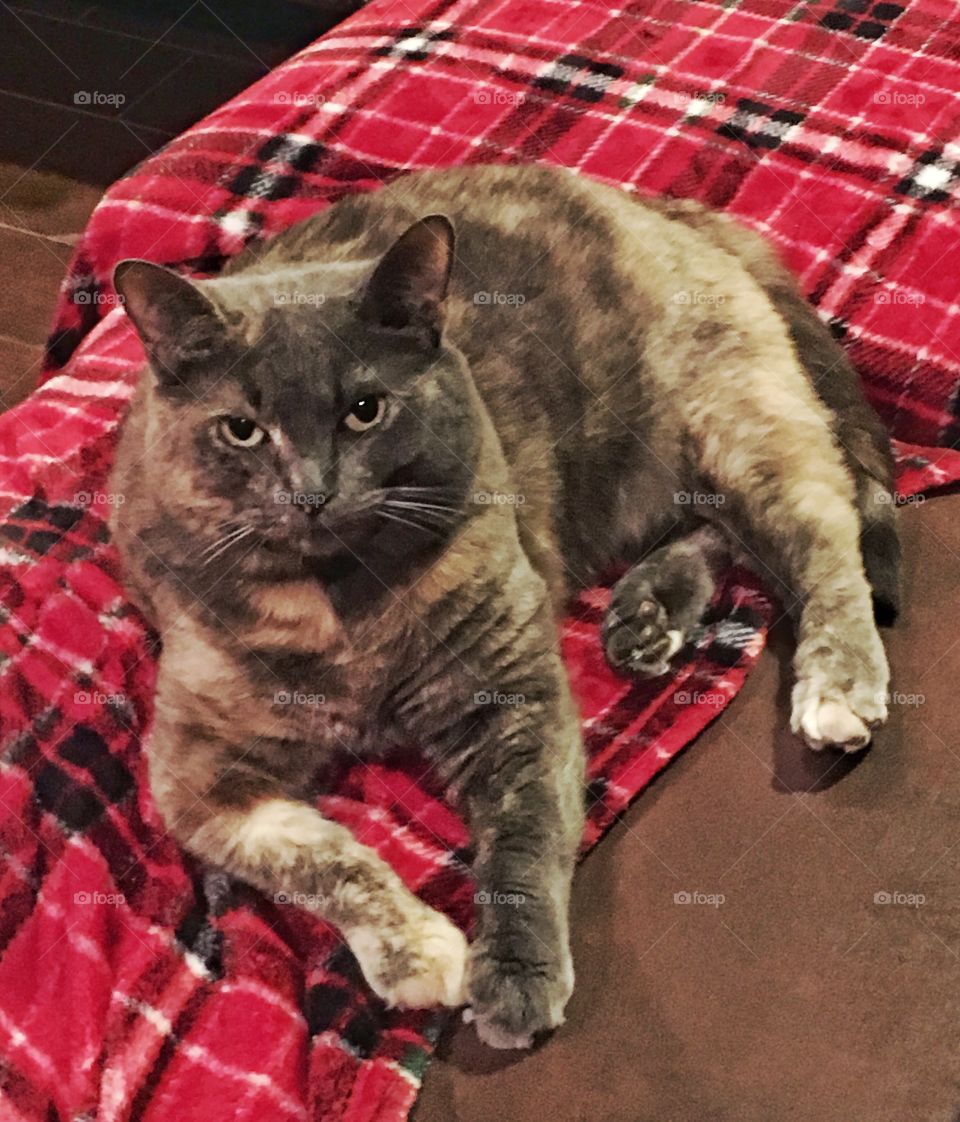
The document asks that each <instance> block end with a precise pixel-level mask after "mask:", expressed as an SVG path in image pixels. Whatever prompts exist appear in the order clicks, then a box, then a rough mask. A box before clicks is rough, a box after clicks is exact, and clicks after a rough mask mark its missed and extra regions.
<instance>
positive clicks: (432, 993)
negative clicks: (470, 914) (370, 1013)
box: [348, 906, 467, 1009]
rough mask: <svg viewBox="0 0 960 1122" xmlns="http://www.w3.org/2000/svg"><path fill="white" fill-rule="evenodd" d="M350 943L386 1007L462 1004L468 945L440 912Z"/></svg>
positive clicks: (425, 912) (357, 935)
mask: <svg viewBox="0 0 960 1122" xmlns="http://www.w3.org/2000/svg"><path fill="white" fill-rule="evenodd" d="M348 941H349V944H350V949H351V950H352V951H353V953H354V954H355V955H356V957H357V961H358V962H359V963H360V969H361V970H362V971H363V976H364V977H365V978H366V979H367V982H368V984H369V985H370V988H371V989H372V990H373V991H374V992H375V993H376V994H377V996H378V997H380V998H382V999H383V1000H384V1001H385V1002H386V1003H387V1005H390V1006H394V1007H397V1008H400V1009H428V1008H430V1007H431V1006H435V1005H447V1006H457V1005H462V1004H463V1002H464V1000H465V978H466V969H467V940H466V938H465V937H464V934H463V932H462V931H461V930H460V929H459V927H456V926H455V925H454V924H452V923H451V922H450V920H448V919H447V917H446V916H444V915H441V914H440V912H437V911H434V910H433V909H432V908H428V907H426V906H424V907H423V909H422V912H418V913H417V914H416V915H415V916H414V917H412V918H410V919H408V920H407V921H406V922H405V923H404V924H403V925H402V926H401V927H399V928H396V929H387V930H375V929H373V928H361V929H357V930H355V931H353V932H352V933H351V935H350V937H349V939H348Z"/></svg>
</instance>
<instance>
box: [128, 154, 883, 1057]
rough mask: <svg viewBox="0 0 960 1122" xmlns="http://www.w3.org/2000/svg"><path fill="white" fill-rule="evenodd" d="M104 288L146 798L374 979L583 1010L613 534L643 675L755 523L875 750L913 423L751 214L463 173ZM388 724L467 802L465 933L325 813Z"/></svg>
mask: <svg viewBox="0 0 960 1122" xmlns="http://www.w3.org/2000/svg"><path fill="white" fill-rule="evenodd" d="M116 279H117V287H118V289H119V291H120V293H121V294H122V295H123V297H124V299H125V302H126V308H127V311H128V313H129V314H130V316H131V317H132V319H133V320H134V322H135V324H136V325H137V327H138V330H139V332H140V334H141V337H142V338H143V341H144V344H145V347H146V350H147V353H148V356H149V359H150V374H149V375H148V376H145V377H144V378H143V379H142V382H141V385H140V387H139V389H138V392H137V395H136V398H135V400H134V403H133V406H132V409H131V412H130V416H129V419H128V420H127V422H126V425H125V428H124V432H123V436H122V440H121V443H120V447H119V451H118V456H117V464H116V469H115V475H114V481H113V487H114V489H115V490H116V491H118V492H123V493H124V494H125V497H126V502H125V503H124V504H122V505H120V504H118V505H117V506H116V507H115V511H116V515H115V518H114V524H113V529H114V534H115V538H116V541H117V544H118V546H119V548H120V551H121V554H122V556H123V560H124V564H125V568H126V574H127V579H128V582H129V585H130V587H131V590H132V592H133V594H134V596H135V597H136V599H137V601H138V603H139V604H140V605H141V606H142V608H143V610H144V611H145V613H146V614H147V615H148V616H149V617H150V618H151V619H152V621H153V622H154V623H155V625H156V626H157V628H158V629H159V631H160V633H161V635H162V638H163V653H162V656H161V659H160V671H159V683H158V694H157V711H156V726H155V729H154V731H153V735H152V742H151V745H150V775H151V785H152V790H153V794H154V796H155V798H156V801H157V804H158V806H159V808H160V811H161V812H162V814H163V815H164V817H165V819H166V821H167V824H168V825H169V828H170V830H171V831H172V832H173V833H174V834H175V835H176V836H177V837H178V838H179V839H180V840H181V841H182V843H183V844H184V845H185V846H187V847H188V848H189V849H190V850H191V851H193V852H194V853H196V854H197V855H198V856H200V857H202V858H204V859H206V860H209V861H211V862H214V863H216V864H218V865H220V866H222V867H224V868H225V869H227V870H229V871H230V872H231V873H233V874H234V875H236V876H239V877H242V878H244V879H246V880H247V881H249V882H250V883H252V884H254V885H256V886H258V887H260V888H261V889H263V890H265V891H267V892H270V893H275V892H281V891H282V892H285V893H300V894H303V895H302V896H301V897H298V898H299V899H302V900H303V901H304V902H305V903H306V904H307V906H310V907H313V908H314V909H315V910H316V911H318V912H319V913H320V914H322V915H324V916H325V917H327V918H328V919H330V920H331V921H332V922H334V923H336V924H337V925H338V926H339V927H340V928H341V930H342V931H343V934H344V937H345V938H346V940H347V942H348V943H349V945H350V946H351V948H352V949H353V951H354V953H355V954H356V955H357V957H358V959H359V961H360V964H361V966H362V968H363V970H364V973H365V975H366V977H367V979H368V981H369V982H370V984H371V986H372V987H373V988H374V989H375V990H376V991H377V993H378V994H380V995H381V996H382V997H383V998H384V999H385V1000H387V1001H388V1002H391V1003H394V1004H398V1005H429V1004H432V1003H437V1002H442V1003H445V1004H449V1005H456V1004H459V1003H461V1002H468V1003H469V1004H470V1005H471V1006H472V1008H473V1012H474V1015H475V1018H476V1021H477V1025H478V1031H479V1032H480V1035H481V1036H482V1038H483V1039H484V1040H486V1041H488V1042H489V1043H492V1044H495V1045H500V1046H516V1045H523V1044H527V1043H529V1041H530V1040H531V1039H532V1037H533V1036H534V1034H535V1033H537V1032H538V1031H541V1030H544V1029H549V1028H551V1027H553V1026H555V1025H557V1024H558V1023H559V1022H560V1021H561V1020H562V1017H563V1010H564V1006H565V1005H566V1002H567V999H568V997H569V995H570V992H571V988H572V985H573V970H572V965H571V959H570V950H569V944H568V934H567V905H568V898H569V891H570V878H571V874H572V869H573V863H574V858H575V854H576V850H577V845H578V842H579V839H580V836H581V831H582V825H583V797H582V780H583V759H582V747H581V739H580V730H579V723H578V720H577V715H576V712H575V709H574V706H573V703H572V701H571V697H570V692H569V688H568V685H567V680H566V677H565V674H564V670H563V666H562V664H561V660H560V655H559V651H558V642H557V628H556V619H557V616H558V614H559V613H560V611H561V610H562V608H563V605H564V602H565V599H566V597H567V596H568V595H569V593H570V592H571V590H575V589H576V588H578V587H580V586H582V585H583V584H585V583H588V582H591V581H593V580H594V579H595V578H596V576H597V574H598V573H600V572H602V571H603V570H604V569H605V568H607V567H608V566H609V565H610V564H611V563H614V562H627V563H630V564H632V565H633V567H632V568H631V569H629V571H628V572H627V573H626V575H625V576H624V577H623V578H622V580H621V581H620V582H619V584H618V585H617V586H616V588H615V590H614V598H613V602H612V605H611V608H610V613H609V615H608V618H607V621H606V624H605V627H604V642H605V645H606V650H607V654H608V657H609V659H610V661H611V663H612V664H613V665H614V666H615V667H616V668H617V669H619V670H620V671H622V672H624V673H641V674H660V673H664V672H666V671H667V670H668V669H669V665H670V661H671V659H672V658H673V657H674V656H675V655H676V653H677V651H678V650H679V649H680V648H681V647H682V646H683V645H684V644H685V643H686V641H687V639H688V638H689V635H690V633H691V630H692V629H693V628H694V627H695V626H696V624H697V622H698V621H699V619H700V616H701V614H702V612H703V610H704V608H705V606H706V604H707V603H708V601H709V599H710V597H711V595H712V592H713V581H714V574H715V572H716V569H717V566H718V565H719V564H720V563H721V561H722V558H723V556H725V555H726V553H728V552H729V551H730V550H731V549H733V550H734V551H736V552H739V553H742V554H744V555H745V556H746V557H747V559H748V560H750V561H751V562H752V563H753V564H755V565H758V566H759V567H760V568H761V569H762V570H763V571H764V572H765V573H766V574H767V575H768V577H769V578H770V579H771V580H772V581H773V582H774V583H775V586H776V588H777V589H778V591H779V592H780V594H781V595H782V597H783V598H784V601H785V603H786V605H787V607H788V608H789V609H790V610H792V611H793V612H794V614H795V615H796V617H797V621H798V622H797V627H798V648H797V654H796V660H795V668H796V677H797V681H796V686H795V687H794V696H793V714H792V722H793V727H794V728H795V729H796V730H797V731H798V732H801V733H802V734H803V735H804V736H805V737H806V739H807V740H808V741H809V742H810V743H811V745H812V746H814V747H821V746H823V745H824V744H835V745H839V746H840V747H843V748H847V749H855V748H860V747H862V746H863V745H864V744H866V742H867V740H868V738H869V730H870V728H871V727H873V726H874V725H876V724H877V723H879V722H880V721H882V720H883V719H884V716H885V694H886V689H887V667H886V661H885V657H884V652H883V647H882V644H881V641H880V638H879V636H878V633H877V630H876V627H875V625H874V619H873V614H872V611H871V597H870V594H871V588H870V584H869V583H868V577H869V579H870V581H872V582H873V585H874V591H875V592H876V594H877V596H878V598H879V599H880V600H881V601H883V602H884V603H887V604H888V605H889V606H890V607H895V600H896V565H897V553H896V537H895V533H894V530H893V524H892V517H893V505H892V503H891V502H890V501H889V500H890V472H891V465H890V455H889V449H888V448H887V444H886V438H885V436H884V434H883V432H882V429H881V428H880V426H879V423H878V422H877V420H876V418H875V417H874V416H873V414H872V413H871V411H870V410H869V408H868V407H867V406H866V405H865V404H864V402H863V399H862V397H861V395H860V391H859V388H858V386H857V382H856V377H855V375H854V373H853V371H852V370H851V369H850V367H849V365H848V364H847V362H846V361H845V359H844V356H843V354H842V352H841V351H840V350H839V348H838V347H837V346H836V345H835V344H834V343H833V341H832V340H831V339H830V336H829V334H828V333H827V332H826V330H825V329H824V328H823V327H822V326H821V324H820V323H819V321H818V320H817V318H816V317H815V316H814V315H813V313H812V312H810V310H809V309H808V308H807V307H806V305H805V304H804V303H803V301H802V300H801V299H800V298H799V297H798V296H797V294H796V292H795V290H794V288H793V286H792V284H791V282H790V279H789V277H788V276H787V275H786V273H785V272H784V270H783V269H782V267H781V266H779V265H778V263H777V262H776V261H775V260H774V258H773V256H772V255H771V254H770V253H769V252H768V251H767V250H766V248H765V247H764V245H763V243H762V242H761V241H760V240H759V239H758V238H756V237H755V236H754V235H752V234H750V233H748V232H747V231H744V230H741V229H740V228H738V227H737V226H735V225H733V224H731V223H729V222H727V221H726V220H725V219H723V218H720V217H717V216H715V215H712V214H709V213H708V212H706V211H703V210H701V209H700V208H697V207H695V206H692V205H691V204H679V203H658V204H650V205H644V204H641V203H639V202H637V201H635V200H633V199H631V198H630V197H629V196H628V195H627V194H625V193H623V192H619V191H615V190H613V189H610V188H606V187H602V186H600V185H598V184H595V183H593V182H591V181H589V180H586V179H584V178H579V177H576V176H574V175H572V174H568V173H564V172H561V171H556V170H548V169H544V168H483V169H477V168H475V169H470V170H451V171H442V172H427V173H422V174H415V175H410V176H408V177H406V178H403V179H400V180H398V181H396V182H395V183H393V184H391V185H390V186H389V187H386V188H384V189H383V190H380V191H378V192H376V193H374V194H371V195H363V196H355V197H351V198H348V199H345V200H344V201H342V202H340V203H339V204H337V205H336V206H334V207H332V208H331V209H330V210H328V211H326V212H325V213H322V214H320V215H318V216H317V217H315V218H313V219H311V220H309V221H307V222H305V223H303V224H301V225H299V226H297V227H294V228H293V229H291V230H289V231H287V232H286V233H285V234H283V235H281V236H280V237H278V238H276V239H274V240H273V241H272V242H270V243H268V244H266V245H264V246H261V247H257V248H256V249H254V250H251V251H248V252H247V253H246V254H244V255H242V256H241V257H240V258H239V259H238V260H237V261H236V262H234V263H233V265H232V266H231V267H230V268H229V269H228V270H227V271H226V273H225V274H224V275H223V276H222V277H220V278H218V279H215V280H210V281H202V282H188V281H186V280H183V279H182V278H179V277H177V276H175V275H174V274H172V273H169V272H167V271H165V270H162V269H159V268H158V267H156V266H150V265H147V264H144V263H142V262H126V263H123V264H121V266H119V268H118V270H117V278H116ZM228 418H234V420H227V419H228ZM678 496H680V498H679V499H678ZM684 496H686V497H688V498H690V497H691V496H692V497H693V500H692V501H688V502H684V501H682V500H683V497H684ZM703 496H708V497H712V499H711V500H710V502H709V504H700V503H698V502H697V501H696V499H697V498H700V497H703ZM861 542H862V545H861ZM865 556H866V561H867V570H866V574H865V571H864V560H865ZM761 559H762V560H761ZM389 744H410V745H417V746H419V747H420V748H421V749H422V750H423V751H424V752H426V753H427V755H428V758H429V760H430V762H431V765H432V769H433V774H434V777H435V779H436V780H437V781H438V782H440V783H443V784H445V785H446V786H447V787H448V789H449V790H450V791H451V792H452V794H453V797H454V798H455V799H456V800H457V802H458V804H459V805H460V806H461V808H462V809H463V810H464V812H465V813H466V815H467V818H468V820H469V823H470V827H471V831H472V837H473V842H474V846H475V853H476V857H475V863H474V872H475V875H476V878H477V882H478V888H479V895H478V923H477V928H476V933H475V937H474V940H473V943H472V946H471V947H470V949H469V953H468V952H467V948H466V944H465V941H464V940H463V937H462V936H461V935H460V933H459V931H457V930H456V928H454V927H453V925H452V924H450V923H449V922H448V921H447V920H446V919H445V918H444V917H442V916H441V915H439V914H438V913H437V912H435V911H433V910H431V909H429V908H427V907H426V906H425V905H423V904H422V903H421V902H420V901H419V900H418V899H417V898H416V897H415V896H414V895H413V894H411V893H410V892H409V891H408V890H407V889H406V888H405V887H404V886H403V885H402V884H401V882H400V881H399V879H398V878H397V877H396V875H395V874H394V873H393V872H392V870H391V869H390V868H389V867H388V866H387V865H386V864H385V863H384V862H383V861H381V860H380V859H379V858H378V857H377V856H376V855H375V854H374V853H373V852H372V851H371V850H369V849H367V848H366V847H364V846H363V845H361V844H359V843H358V842H357V841H356V840H355V839H354V838H353V836H352V835H351V834H350V833H349V832H348V831H347V830H345V829H344V828H342V827H340V826H339V825H336V824H335V823H332V822H329V821H327V820H325V819H324V818H323V817H322V816H321V815H320V814H319V813H318V812H317V811H316V810H315V809H314V808H313V806H312V804H311V802H310V798H311V795H312V794H313V793H314V788H313V781H314V778H315V776H316V775H317V773H318V772H319V771H321V770H322V768H323V767H324V766H325V765H326V764H327V763H328V762H329V761H330V760H331V758H333V757H334V756H335V755H337V754H341V753H350V754H353V755H354V756H356V757H359V758H361V759H366V760H370V759H374V758H375V757H376V756H377V754H378V753H379V752H381V751H382V749H383V747H384V746H386V745H389Z"/></svg>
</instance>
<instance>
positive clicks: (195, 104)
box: [0, 0, 357, 186]
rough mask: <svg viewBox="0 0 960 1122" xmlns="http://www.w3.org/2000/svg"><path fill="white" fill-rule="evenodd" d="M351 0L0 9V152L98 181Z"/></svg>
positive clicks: (134, 1)
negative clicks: (0, 128) (0, 126)
mask: <svg viewBox="0 0 960 1122" xmlns="http://www.w3.org/2000/svg"><path fill="white" fill-rule="evenodd" d="M356 2H357V0H316V2H315V3H312V4H311V3H291V2H289V0H271V2H270V3H258V2H255V0H150V3H143V2H142V0H112V2H108V0H100V2H90V0H11V2H10V3H3V4H0V43H2V44H3V46H2V49H0V122H2V130H0V159H3V160H9V161H11V162H13V163H17V164H22V165H23V166H25V167H35V166H42V167H43V168H45V169H47V170H52V171H57V172H60V173H61V174H64V175H67V176H70V177H71V178H74V179H79V180H82V181H83V182H86V183H95V184H99V185H100V186H106V185H107V184H109V183H112V182H113V180H114V179H116V178H118V176H120V175H122V174H123V173H124V172H125V171H127V170H128V169H129V168H130V167H132V166H133V164H135V163H137V162H138V161H140V160H142V159H144V158H145V157H146V156H148V155H149V154H150V153H151V152H154V151H156V149H157V148H159V147H160V146H161V145H163V144H164V143H166V141H167V140H169V139H170V138H171V137H174V136H176V135H178V134H179V133H180V132H182V131H183V130H184V129H185V128H187V127H188V126H189V125H191V124H193V123H194V122H195V121H197V120H199V119H200V118H201V117H203V116H205V115H206V114H207V113H209V112H211V111H212V110H213V109H216V108H217V107H218V106H219V105H222V104H223V102H225V101H226V100H228V98H230V97H232V96H233V95H234V94H237V93H239V92H240V91H241V90H243V89H246V87H247V86H249V85H250V84H251V83H252V82H254V81H256V79H258V78H260V77H262V76H263V75H264V74H266V73H268V71H269V70H271V69H272V68H273V67H274V66H276V65H277V63H279V62H281V61H282V60H283V59H285V58H287V57H289V56H290V55H291V54H293V52H294V51H296V50H299V49H300V48H301V47H304V46H306V45H307V44H308V43H310V42H312V40H314V39H315V38H316V37H317V36H318V35H320V34H321V33H322V32H323V31H324V30H325V29H326V28H327V27H328V26H330V25H332V24H333V23H335V22H337V19H338V18H342V16H343V15H345V14H346V13H347V12H348V11H349V10H351V9H352V8H353V7H355V6H356Z"/></svg>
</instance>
